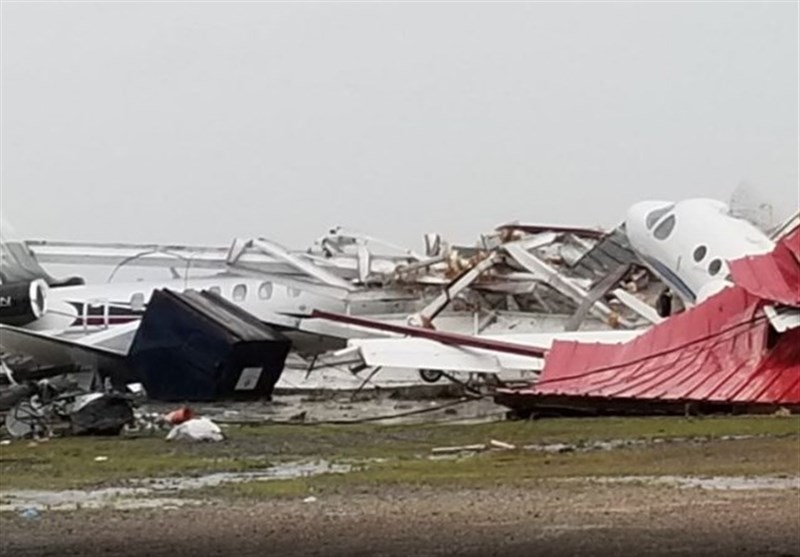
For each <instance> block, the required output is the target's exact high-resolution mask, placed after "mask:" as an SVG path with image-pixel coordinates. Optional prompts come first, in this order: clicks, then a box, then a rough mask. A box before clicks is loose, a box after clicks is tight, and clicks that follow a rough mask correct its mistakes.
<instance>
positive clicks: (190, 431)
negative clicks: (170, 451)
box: [167, 418, 225, 443]
mask: <svg viewBox="0 0 800 557" xmlns="http://www.w3.org/2000/svg"><path fill="white" fill-rule="evenodd" d="M224 439H225V436H224V435H223V433H222V430H221V429H220V428H219V426H218V425H217V424H215V423H214V422H212V421H211V420H210V419H208V418H192V419H191V420H187V421H185V422H183V423H182V424H179V425H176V426H175V427H173V428H172V429H171V430H170V432H169V433H168V434H167V441H211V442H215V443H217V442H219V441H223V440H224Z"/></svg>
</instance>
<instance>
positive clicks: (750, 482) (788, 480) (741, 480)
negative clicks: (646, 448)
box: [589, 476, 800, 491]
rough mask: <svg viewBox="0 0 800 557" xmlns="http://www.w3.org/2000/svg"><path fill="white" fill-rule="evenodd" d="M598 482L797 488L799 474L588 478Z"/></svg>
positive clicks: (798, 486) (733, 489)
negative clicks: (784, 475)
mask: <svg viewBox="0 0 800 557" xmlns="http://www.w3.org/2000/svg"><path fill="white" fill-rule="evenodd" d="M589 479H591V480H592V481H595V482H600V483H641V482H644V483H650V484H662V485H671V486H675V487H679V488H683V489H691V488H699V489H712V490H731V491H751V490H764V489H778V490H786V489H799V490H800V476H787V477H783V476H749V477H748V476H710V477H698V476H618V477H608V478H601V477H594V478H589Z"/></svg>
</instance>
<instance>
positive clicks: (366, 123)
mask: <svg viewBox="0 0 800 557" xmlns="http://www.w3.org/2000/svg"><path fill="white" fill-rule="evenodd" d="M1 31H2V84H1V86H2V125H1V126H0V127H1V128H2V129H1V130H0V131H1V132H2V161H1V163H2V175H1V176H0V184H1V185H2V190H1V193H2V199H1V201H2V211H3V214H4V216H5V217H6V218H8V219H10V221H11V222H13V223H14V225H15V226H16V228H17V230H18V231H19V232H20V233H21V234H22V235H23V236H26V237H37V238H51V239H55V238H64V239H74V240H109V241H112V240H121V241H162V242H167V241H170V242H192V243H216V244H226V243H227V242H228V241H229V240H230V239H231V238H232V237H234V236H237V235H238V236H254V235H262V236H268V237H271V238H273V239H275V240H277V241H280V242H283V243H284V244H287V245H290V246H292V247H303V246H305V245H307V244H308V243H309V242H310V241H311V240H312V239H314V238H316V237H318V236H319V235H321V234H322V233H323V231H324V230H325V229H327V228H328V227H329V226H332V225H336V224H343V225H348V226H350V227H352V228H356V229H360V230H363V231H366V232H369V233H372V234H374V235H379V236H383V237H386V238H388V239H392V240H395V241H397V242H401V243H405V244H409V245H412V246H413V247H416V248H419V247H420V245H421V235H422V233H424V232H427V231H439V232H442V233H443V234H445V236H446V237H448V238H451V239H454V240H459V241H472V240H474V239H475V238H477V236H478V234H479V233H480V232H484V231H486V230H488V229H490V228H492V227H493V226H495V225H497V224H501V223H503V222H506V221H509V220H513V219H519V220H522V221H531V222H533V221H539V222H546V223H569V224H587V225H596V224H601V225H605V226H611V225H614V224H616V223H617V222H619V221H620V220H621V218H622V217H623V215H624V212H625V209H626V207H627V206H628V205H630V204H631V203H633V202H635V201H637V200H642V199H652V198H656V199H658V198H664V199H679V198H685V197H689V196H709V197H716V198H720V199H724V200H727V199H728V198H729V196H730V194H731V192H732V191H733V189H734V188H735V187H736V186H737V184H738V183H739V182H740V181H742V180H749V181H751V182H753V183H755V184H758V185H759V186H760V187H761V188H763V194H764V196H765V198H767V199H768V200H770V201H774V202H776V203H779V204H780V205H781V206H782V207H783V208H787V207H797V204H798V179H799V177H798V44H799V43H798V4H797V3H793V2H787V3H763V2H753V3H722V2H719V3H717V2H714V3H653V4H630V3H584V4H554V3H529V4H522V3H506V4H495V3H483V4H481V3H469V4H466V3H465V4H459V3H436V4H422V3H413V4H408V3H380V4H364V3H308V4H286V3H235V4H234V3H223V2H219V3H192V2H182V3H177V2H173V3H112V2H107V3H70V2H62V3H33V2H28V3H10V2H3V4H2V29H1Z"/></svg>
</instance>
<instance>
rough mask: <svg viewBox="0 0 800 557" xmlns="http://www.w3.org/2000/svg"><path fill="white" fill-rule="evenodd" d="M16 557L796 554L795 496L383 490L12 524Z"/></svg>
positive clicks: (5, 528) (11, 551) (1, 547)
mask: <svg viewBox="0 0 800 557" xmlns="http://www.w3.org/2000/svg"><path fill="white" fill-rule="evenodd" d="M0 527H2V530H1V531H2V536H0V553H1V554H2V555H15V556H33V555H37V556H53V557H55V556H58V557H65V556H72V555H86V556H94V555H119V556H132V555H150V556H153V557H160V556H171V557H175V556H187V557H188V556H190V555H191V556H197V557H202V556H206V555H208V556H222V555H237V556H241V557H246V556H257V555H258V556H260V555H281V556H286V557H294V556H304V555H318V556H322V555H329V556H342V557H343V556H367V555H384V556H398V557H399V556H405V555H415V556H429V555H430V556H434V555H464V556H475V557H478V556H484V555H486V556H489V555H497V556H509V557H516V556H520V557H522V556H531V555H536V556H560V555H576V556H577V555H580V556H584V555H597V556H604V555H664V556H667V555H687V556H689V555H691V556H695V557H697V556H706V555H709V556H710V555H742V556H745V555H746V556H755V555H760V556H774V557H781V556H789V555H800V496H799V495H798V492H797V491H796V490H794V489H789V490H787V489H759V490H755V491H729V490H717V489H713V490H705V489H679V488H676V487H668V486H655V485H650V484H642V485H624V484H614V485H609V484H603V483H596V482H554V481H543V482H536V483H533V484H531V485H529V486H527V487H525V488H519V487H517V488H509V487H504V486H497V487H496V488H492V489H485V488H484V489H442V488H439V489H431V488H409V487H404V488H398V487H395V488H384V489H380V490H372V491H369V492H366V493H351V494H347V495H343V494H339V495H330V496H321V497H318V498H312V499H308V498H306V499H305V502H304V500H300V499H293V500H286V499H275V500H263V501H250V502H244V501H239V502H222V501H207V502H206V503H205V504H203V505H201V506H191V507H190V506H185V507H180V508H179V507H166V508H160V509H153V510H144V511H143V510H139V511H135V512H125V511H103V512H98V511H80V512H73V513H57V512H53V513H44V514H43V515H41V516H40V517H38V518H27V519H26V518H22V517H19V516H16V515H11V516H8V515H3V518H2V519H0Z"/></svg>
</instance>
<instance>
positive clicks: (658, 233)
mask: <svg viewBox="0 0 800 557" xmlns="http://www.w3.org/2000/svg"><path fill="white" fill-rule="evenodd" d="M674 229H675V215H670V216H668V217H667V218H665V219H664V220H663V221H661V222H660V223H659V225H658V226H656V229H655V230H653V236H655V237H656V239H658V240H666V239H667V238H669V235H670V234H672V231H673V230H674Z"/></svg>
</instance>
